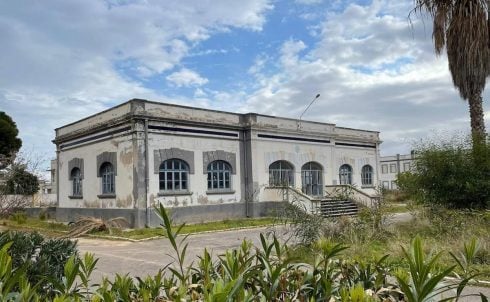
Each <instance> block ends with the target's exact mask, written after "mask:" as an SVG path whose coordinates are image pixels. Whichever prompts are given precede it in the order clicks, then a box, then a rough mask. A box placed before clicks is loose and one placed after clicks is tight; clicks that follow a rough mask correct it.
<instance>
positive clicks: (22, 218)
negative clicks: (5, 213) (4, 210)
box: [10, 211, 27, 224]
mask: <svg viewBox="0 0 490 302" xmlns="http://www.w3.org/2000/svg"><path fill="white" fill-rule="evenodd" d="M10 220H12V221H15V222H17V224H24V223H25V222H26V221H27V215H26V213H24V212H21V211H18V212H15V213H13V214H12V215H11V216H10Z"/></svg>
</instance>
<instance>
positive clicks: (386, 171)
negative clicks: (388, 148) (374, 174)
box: [381, 164, 388, 174]
mask: <svg viewBox="0 0 490 302" xmlns="http://www.w3.org/2000/svg"><path fill="white" fill-rule="evenodd" d="M381 173H383V174H387V173H388V165H387V164H382V165H381Z"/></svg>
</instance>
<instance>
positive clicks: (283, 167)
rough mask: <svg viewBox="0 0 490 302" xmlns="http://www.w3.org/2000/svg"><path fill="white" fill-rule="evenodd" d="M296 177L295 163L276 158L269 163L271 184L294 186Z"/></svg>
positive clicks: (273, 185) (274, 185)
mask: <svg viewBox="0 0 490 302" xmlns="http://www.w3.org/2000/svg"><path fill="white" fill-rule="evenodd" d="M276 166H277V167H276ZM277 176H279V178H277ZM294 178H295V173H294V165H293V164H291V163H290V162H288V161H286V160H276V161H275V162H273V163H271V164H270V165H269V186H271V187H294V181H295V179H294Z"/></svg>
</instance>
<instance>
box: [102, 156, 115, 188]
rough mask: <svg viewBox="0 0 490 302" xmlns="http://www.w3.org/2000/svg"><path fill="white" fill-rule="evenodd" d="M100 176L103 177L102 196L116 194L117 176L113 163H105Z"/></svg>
mask: <svg viewBox="0 0 490 302" xmlns="http://www.w3.org/2000/svg"><path fill="white" fill-rule="evenodd" d="M100 176H101V177H102V194H114V193H115V192H116V190H115V188H116V185H115V174H114V167H113V166H112V164H111V163H108V162H105V163H103V164H102V165H101V166H100Z"/></svg>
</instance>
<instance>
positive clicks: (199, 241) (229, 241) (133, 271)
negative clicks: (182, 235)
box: [78, 228, 490, 302]
mask: <svg viewBox="0 0 490 302" xmlns="http://www.w3.org/2000/svg"><path fill="white" fill-rule="evenodd" d="M267 231H270V229H268V228H256V229H247V230H234V231H226V232H214V233H205V234H198V235H191V236H189V237H188V241H187V242H188V243H189V247H188V250H187V264H189V263H190V262H191V261H195V260H196V259H197V258H196V256H198V255H201V254H202V252H203V250H204V248H205V247H206V248H207V249H208V251H210V252H211V253H212V255H213V256H216V255H219V254H221V253H223V252H224V251H225V250H227V249H230V248H235V247H237V246H239V245H240V244H241V243H242V241H243V240H244V239H246V240H250V241H252V242H253V243H254V244H255V245H256V246H259V245H260V237H259V234H260V233H261V232H267ZM284 233H285V232H284V229H278V230H276V234H277V235H278V236H279V237H280V238H281V240H287V237H288V236H287V234H284ZM78 248H79V250H80V252H81V253H84V252H91V253H94V254H95V256H96V257H98V258H99V259H100V260H99V262H98V264H97V271H96V273H95V274H94V276H93V279H94V280H100V279H101V277H102V276H109V277H111V276H114V275H115V274H116V273H120V274H121V273H122V274H125V273H129V274H130V275H132V276H146V275H148V274H155V273H156V272H157V271H158V270H159V269H160V268H163V267H164V266H165V265H167V264H169V263H171V262H172V261H173V259H172V257H171V256H170V255H173V251H172V249H171V245H170V243H169V242H168V240H167V239H158V240H151V241H143V242H127V241H111V240H100V239H87V238H81V239H79V241H78ZM480 291H483V292H484V294H486V295H487V296H489V297H490V288H469V290H467V292H472V293H477V292H480ZM460 301H465V302H476V301H480V299H479V298H464V299H461V300H460Z"/></svg>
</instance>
